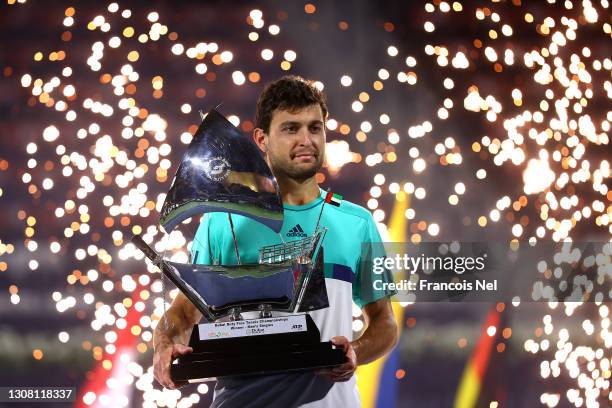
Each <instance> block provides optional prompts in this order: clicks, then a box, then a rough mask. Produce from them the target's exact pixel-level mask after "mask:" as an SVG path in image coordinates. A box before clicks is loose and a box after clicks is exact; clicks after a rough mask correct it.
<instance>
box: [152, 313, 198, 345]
mask: <svg viewBox="0 0 612 408" xmlns="http://www.w3.org/2000/svg"><path fill="white" fill-rule="evenodd" d="M165 320H166V321H165ZM166 323H167V324H166ZM192 328H193V324H192V323H191V322H190V321H189V319H187V318H186V316H185V315H184V313H182V312H181V311H180V309H179V308H176V307H171V308H170V309H168V310H167V311H166V313H165V315H164V316H162V318H161V319H160V320H159V322H158V323H157V327H156V328H155V331H154V332H153V347H157V346H158V345H160V344H162V343H169V344H172V343H181V344H187V342H188V341H189V335H190V330H191V329H192Z"/></svg>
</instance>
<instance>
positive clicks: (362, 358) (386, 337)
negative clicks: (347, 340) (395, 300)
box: [351, 310, 398, 365]
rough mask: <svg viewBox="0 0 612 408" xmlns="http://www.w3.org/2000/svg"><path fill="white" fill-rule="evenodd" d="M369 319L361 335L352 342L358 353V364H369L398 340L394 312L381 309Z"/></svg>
mask: <svg viewBox="0 0 612 408" xmlns="http://www.w3.org/2000/svg"><path fill="white" fill-rule="evenodd" d="M368 320H369V324H368V326H367V328H366V330H365V331H364V332H363V334H362V335H361V337H359V338H358V339H357V340H354V341H353V342H352V343H351V344H352V346H353V348H354V349H355V354H356V355H357V365H361V364H368V363H371V362H372V361H374V360H376V359H378V358H380V357H382V356H384V355H385V354H386V353H388V352H389V351H391V349H392V348H393V347H394V346H395V345H396V344H397V340H398V332H397V324H396V322H395V316H394V315H393V312H390V313H389V311H386V310H385V311H380V312H378V313H376V314H375V315H373V316H370V317H369V319H368Z"/></svg>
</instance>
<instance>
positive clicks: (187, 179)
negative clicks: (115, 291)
mask: <svg viewBox="0 0 612 408" xmlns="http://www.w3.org/2000/svg"><path fill="white" fill-rule="evenodd" d="M323 205H324V204H323ZM207 212H208V213H210V212H224V213H227V228H228V229H229V230H231V233H232V237H233V245H234V248H233V249H234V252H235V255H236V260H237V264H235V265H214V264H213V265H202V264H190V263H179V262H172V261H170V260H167V259H164V257H162V256H160V255H159V254H157V253H156V252H155V251H154V250H153V249H152V248H151V247H150V246H149V245H148V244H147V243H145V241H144V239H143V238H142V237H141V236H140V235H136V236H134V237H133V239H132V242H133V243H134V244H135V245H136V246H137V247H138V248H139V249H140V250H142V251H143V252H144V254H145V255H146V256H147V258H149V259H150V260H151V261H152V262H153V263H154V264H155V265H156V266H157V267H159V269H160V270H161V272H162V273H163V276H165V277H167V278H169V280H171V281H172V282H173V283H174V285H176V287H177V288H178V289H179V290H180V291H181V292H182V293H183V294H184V295H185V296H186V297H187V298H188V299H189V300H190V301H191V302H192V303H193V304H194V306H195V307H196V308H197V309H198V310H199V311H200V312H201V313H202V315H203V318H204V319H205V321H206V322H204V323H200V324H198V325H196V326H195V327H194V329H193V331H192V334H191V338H190V341H189V346H191V347H192V348H193V353H191V354H188V355H183V356H181V357H179V358H178V359H177V360H175V361H174V362H173V364H172V365H171V376H172V378H173V379H174V380H176V381H181V380H195V379H206V378H213V377H222V376H229V375H243V374H256V373H271V372H279V371H292V370H305V369H314V368H322V367H331V366H335V365H340V364H343V363H344V362H345V356H344V352H343V351H342V350H341V349H335V348H334V347H333V346H332V344H331V342H321V338H320V332H319V329H318V328H317V326H316V324H315V323H314V321H313V320H312V318H311V317H310V315H308V314H307V313H306V312H309V311H313V310H318V309H323V308H326V307H328V306H329V303H328V298H327V291H326V287H325V278H324V274H323V247H322V243H323V239H324V237H325V233H326V231H327V229H326V228H322V227H319V225H318V223H317V226H316V227H315V231H314V233H313V234H312V235H311V236H307V237H305V238H302V239H299V240H295V241H289V242H284V241H283V240H282V237H280V234H279V237H280V240H281V241H282V242H279V243H276V244H273V245H267V246H263V247H262V248H258V253H259V257H258V258H259V259H258V263H254V264H249V263H242V262H241V259H240V251H239V245H238V242H237V240H236V233H235V230H234V223H233V220H232V215H233V214H237V215H241V216H245V217H248V218H250V219H252V220H254V221H257V222H259V223H261V224H263V225H265V226H266V227H268V228H270V229H272V230H273V231H274V232H276V233H278V232H280V230H281V228H282V224H283V206H282V201H281V199H280V194H279V191H278V185H277V183H276V180H275V178H274V176H273V174H272V172H271V170H270V168H269V167H268V165H267V164H266V162H265V161H264V160H263V158H262V157H261V154H260V152H259V151H258V149H257V147H256V146H255V144H254V143H253V142H252V141H251V140H250V139H249V138H247V137H245V136H244V135H243V134H242V133H241V132H240V131H239V130H238V129H237V128H236V127H235V126H234V125H232V124H231V123H230V122H229V121H228V120H227V119H226V118H225V117H224V116H223V115H221V114H220V113H219V112H218V111H216V110H212V111H210V112H209V113H208V114H207V115H206V116H205V117H204V118H203V120H202V123H201V125H200V126H199V128H198V130H197V131H196V133H195V136H194V138H193V140H192V142H191V144H190V145H189V147H188V148H187V151H186V152H185V154H184V156H183V160H182V162H181V164H180V166H179V168H178V170H177V173H176V176H175V178H174V181H173V183H172V186H171V188H170V190H169V192H168V194H167V196H166V199H165V202H164V204H163V207H162V210H161V217H160V225H161V226H162V227H163V228H164V229H165V230H166V231H167V232H170V231H173V230H174V229H175V228H177V226H179V224H181V223H182V222H183V221H185V220H188V219H190V218H192V217H196V216H198V215H201V214H203V213H207ZM163 276H162V280H163ZM253 312H256V313H255V316H257V317H256V318H246V316H250V315H253V314H254V313H253ZM160 323H161V322H160Z"/></svg>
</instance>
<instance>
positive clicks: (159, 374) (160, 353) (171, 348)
mask: <svg viewBox="0 0 612 408" xmlns="http://www.w3.org/2000/svg"><path fill="white" fill-rule="evenodd" d="M191 352H193V348H191V347H189V346H185V345H184V344H178V343H176V344H170V343H165V344H160V345H159V346H157V347H156V348H155V353H154V354H153V375H154V376H155V379H156V380H157V381H158V382H159V383H160V384H161V385H163V386H164V387H166V388H170V389H176V388H180V387H182V386H183V385H185V384H187V382H178V381H173V380H172V378H171V377H170V363H171V362H172V360H174V359H175V358H177V357H178V356H182V355H185V354H189V353H191Z"/></svg>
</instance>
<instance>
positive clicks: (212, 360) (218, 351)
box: [170, 315, 346, 381]
mask: <svg viewBox="0 0 612 408" xmlns="http://www.w3.org/2000/svg"><path fill="white" fill-rule="evenodd" d="M304 317H305V320H306V326H307V330H304V331H299V332H285V333H274V334H262V335H250V336H240V337H234V338H220V339H212V340H209V339H206V340H201V339H200V334H199V330H198V326H195V327H194V330H193V332H192V334H191V339H190V341H189V346H190V347H192V348H193V352H192V353H189V354H186V355H183V356H180V357H179V358H177V359H176V361H175V362H174V363H173V364H171V366H170V375H171V377H172V379H173V380H175V381H189V380H202V379H206V378H216V377H225V376H236V375H249V374H271V373H277V372H289V371H303V370H313V369H318V368H325V367H334V366H338V365H341V364H344V363H345V362H346V356H345V354H344V350H342V349H340V348H334V346H333V344H332V343H331V342H329V341H327V342H321V341H320V334H319V330H318V328H317V327H316V325H315V323H314V322H313V320H312V318H311V317H310V316H309V315H304ZM264 320H265V319H264ZM245 322H249V321H245Z"/></svg>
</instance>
